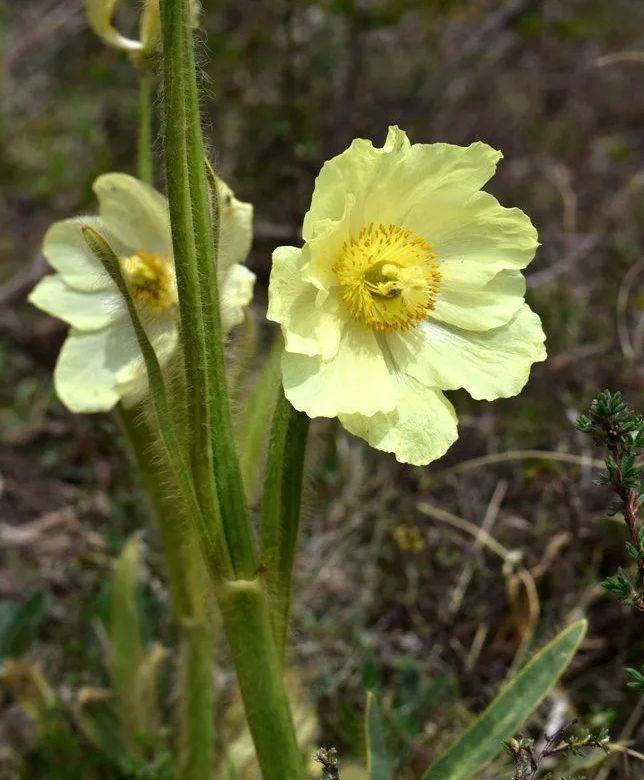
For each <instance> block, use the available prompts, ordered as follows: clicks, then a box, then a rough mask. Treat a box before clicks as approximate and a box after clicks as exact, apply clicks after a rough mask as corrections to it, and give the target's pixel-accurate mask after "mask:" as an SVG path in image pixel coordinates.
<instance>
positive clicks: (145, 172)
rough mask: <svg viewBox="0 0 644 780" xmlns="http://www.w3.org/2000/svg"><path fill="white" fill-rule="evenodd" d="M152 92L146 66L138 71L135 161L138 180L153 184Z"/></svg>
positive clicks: (148, 70)
mask: <svg viewBox="0 0 644 780" xmlns="http://www.w3.org/2000/svg"><path fill="white" fill-rule="evenodd" d="M153 91H154V73H153V71H152V69H151V68H150V67H149V66H147V65H142V66H141V68H140V70H139V134H138V142H137V161H138V171H139V179H141V181H144V182H145V183H146V184H153V177H154V168H153V163H152V93H153Z"/></svg>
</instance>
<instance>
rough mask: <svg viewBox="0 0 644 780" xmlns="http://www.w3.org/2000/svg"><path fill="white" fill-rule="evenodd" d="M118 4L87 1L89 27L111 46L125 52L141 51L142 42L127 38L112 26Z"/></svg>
mask: <svg viewBox="0 0 644 780" xmlns="http://www.w3.org/2000/svg"><path fill="white" fill-rule="evenodd" d="M116 3H117V0H85V8H86V10H87V21H88V22H89V26H90V27H91V28H92V30H94V32H95V33H96V34H97V35H98V36H99V37H101V38H102V39H103V40H104V41H105V42H106V43H109V45H110V46H114V47H115V48H117V49H122V50H123V51H141V49H142V48H143V45H142V44H141V42H140V41H134V40H132V39H131V38H126V37H125V36H123V35H121V33H120V32H119V31H118V30H117V29H116V28H115V27H114V26H113V25H112V19H113V17H114V9H115V7H116Z"/></svg>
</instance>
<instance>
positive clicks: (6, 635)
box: [0, 591, 47, 658]
mask: <svg viewBox="0 0 644 780" xmlns="http://www.w3.org/2000/svg"><path fill="white" fill-rule="evenodd" d="M46 614H47V597H46V596H45V594H44V593H43V592H42V591H36V592H35V593H33V594H32V595H31V596H29V597H28V598H27V599H25V600H24V601H20V602H11V601H3V602H2V603H1V604H0V658H5V657H10V658H17V657H18V656H21V655H22V654H23V653H24V652H25V651H26V650H27V649H28V648H29V645H30V644H31V643H32V642H33V640H34V638H35V636H36V634H37V632H38V628H39V627H40V624H41V623H42V621H43V619H44V617H45V615H46Z"/></svg>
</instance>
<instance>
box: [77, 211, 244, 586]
mask: <svg viewBox="0 0 644 780" xmlns="http://www.w3.org/2000/svg"><path fill="white" fill-rule="evenodd" d="M83 237H84V238H85V241H86V242H87V245H88V246H89V248H90V249H91V251H92V252H93V253H94V255H95V256H96V258H97V259H98V260H99V261H100V262H101V264H102V265H103V267H104V268H105V270H106V271H107V273H108V274H109V275H110V277H111V278H112V281H113V282H114V284H115V285H116V286H117V288H118V290H119V292H120V293H121V295H122V296H123V300H124V301H125V304H126V306H127V310H128V314H129V316H130V321H131V323H132V326H133V328H134V333H135V335H136V339H137V342H138V345H139V349H140V350H141V354H142V355H143V360H144V362H145V367H146V369H147V374H148V382H149V385H150V395H151V398H152V403H153V407H154V412H155V417H156V423H157V427H158V430H159V435H160V440H161V443H162V445H163V449H164V455H165V458H166V459H167V462H168V464H169V466H170V469H171V473H172V476H173V479H174V480H175V481H176V485H177V489H178V491H179V495H180V497H181V501H182V503H183V506H184V508H185V511H186V512H187V514H188V516H189V517H190V518H191V521H192V522H193V523H194V524H195V529H196V533H197V536H198V539H199V542H200V545H201V551H202V553H203V556H204V561H205V563H206V566H207V567H208V570H209V572H210V575H211V577H212V578H213V581H217V580H218V579H219V578H220V577H222V576H227V575H228V574H229V572H230V565H229V559H228V556H227V551H226V549H225V545H224V544H223V538H222V532H221V521H220V518H219V516H218V515H216V514H204V512H203V511H202V508H201V506H200V504H199V500H198V498H197V493H196V491H195V486H194V483H193V481H192V474H191V471H190V468H189V466H188V463H187V460H186V458H185V456H184V452H183V449H182V447H181V444H180V441H179V437H178V435H177V431H176V429H175V425H174V422H173V419H172V414H171V412H170V407H169V405H168V399H167V396H166V391H165V384H164V381H163V374H162V372H161V367H160V365H159V361H158V359H157V356H156V353H155V351H154V348H153V347H152V345H151V344H150V340H149V338H148V335H147V333H146V331H145V328H144V327H143V325H142V323H141V320H140V318H139V313H138V311H137V308H136V305H135V303H134V301H133V300H132V296H131V295H130V291H129V290H128V288H127V285H126V283H125V280H124V278H123V275H122V273H121V267H120V264H119V259H118V257H117V255H116V253H115V252H114V250H113V249H112V247H111V246H110V245H109V243H108V242H107V240H106V239H105V237H104V236H102V235H101V233H99V232H98V231H97V230H95V229H94V228H91V227H89V226H85V227H84V228H83Z"/></svg>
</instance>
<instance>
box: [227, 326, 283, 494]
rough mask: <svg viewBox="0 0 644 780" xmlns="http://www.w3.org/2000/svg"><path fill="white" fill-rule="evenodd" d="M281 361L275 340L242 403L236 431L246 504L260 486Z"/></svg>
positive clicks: (279, 345)
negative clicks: (241, 414) (241, 416)
mask: <svg viewBox="0 0 644 780" xmlns="http://www.w3.org/2000/svg"><path fill="white" fill-rule="evenodd" d="M281 358H282V343H281V340H277V341H276V342H275V344H274V345H273V348H272V349H271V351H270V353H269V355H268V357H267V358H266V360H265V362H264V365H263V366H262V369H261V371H260V372H259V375H258V376H257V378H256V380H255V382H254V384H253V385H252V387H251V388H250V390H249V391H248V393H247V395H246V397H245V398H244V399H243V408H244V416H243V418H242V419H241V420H240V421H239V425H238V427H237V447H238V450H239V464H240V467H241V472H242V477H243V479H244V489H245V491H246V500H247V501H248V502H249V504H252V503H254V502H255V500H256V499H257V496H258V493H259V490H260V486H261V475H262V473H263V465H264V463H263V461H264V458H265V456H266V449H267V447H266V442H267V440H268V438H269V431H270V427H271V417H272V414H273V410H274V409H275V402H276V401H277V394H278V391H279V383H280V379H281V370H280V364H281Z"/></svg>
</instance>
